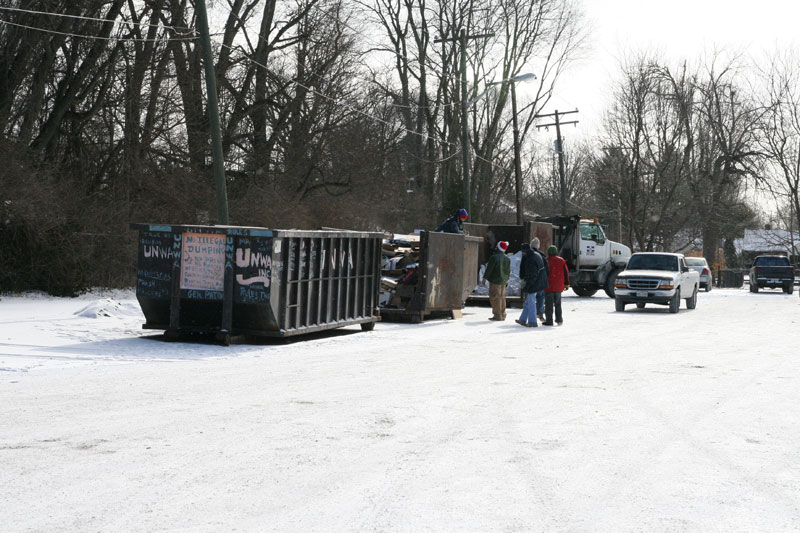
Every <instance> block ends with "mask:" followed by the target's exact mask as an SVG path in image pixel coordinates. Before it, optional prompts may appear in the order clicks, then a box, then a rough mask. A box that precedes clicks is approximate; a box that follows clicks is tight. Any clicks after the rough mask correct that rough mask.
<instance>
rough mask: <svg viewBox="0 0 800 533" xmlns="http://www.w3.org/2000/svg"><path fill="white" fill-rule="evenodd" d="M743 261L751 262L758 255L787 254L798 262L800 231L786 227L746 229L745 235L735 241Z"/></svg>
mask: <svg viewBox="0 0 800 533" xmlns="http://www.w3.org/2000/svg"><path fill="white" fill-rule="evenodd" d="M733 245H734V247H735V248H736V253H737V254H738V255H739V256H740V257H741V258H742V262H743V263H745V264H749V263H752V262H753V258H754V257H756V256H757V255H764V254H772V255H786V256H789V260H790V261H791V262H792V263H795V262H797V259H798V255H797V254H798V250H800V233H798V232H796V231H795V232H790V231H788V230H785V229H746V230H744V237H743V238H741V239H736V240H735V241H734V242H733Z"/></svg>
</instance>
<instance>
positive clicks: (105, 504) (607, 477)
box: [0, 289, 800, 532]
mask: <svg viewBox="0 0 800 533" xmlns="http://www.w3.org/2000/svg"><path fill="white" fill-rule="evenodd" d="M567 295H568V296H567ZM518 314H519V309H511V310H510V311H509V319H508V320H507V321H505V322H499V323H497V322H490V321H489V320H487V319H488V317H489V316H490V315H491V312H490V310H489V309H488V308H480V307H467V308H466V309H465V312H464V317H463V318H462V319H459V320H431V321H427V322H425V323H423V324H417V325H414V324H390V323H379V324H378V325H377V326H376V328H375V330H374V331H373V332H369V333H363V332H361V331H360V329H359V328H358V327H355V328H345V329H343V330H337V331H335V332H329V333H327V334H324V335H315V336H313V337H311V338H308V339H305V340H300V339H297V340H293V341H291V342H281V341H271V340H270V341H262V342H258V343H251V344H239V345H233V346H230V347H222V346H217V345H211V344H202V343H165V342H162V341H160V340H159V339H158V338H157V332H153V331H148V330H142V329H141V324H142V322H143V317H142V315H141V312H140V310H139V307H138V304H137V302H136V300H135V297H134V296H133V293H132V292H124V291H123V292H96V293H92V294H88V295H84V296H82V297H80V298H76V299H60V298H49V297H43V296H25V297H3V298H2V299H0V464H2V468H0V504H1V505H0V524H2V526H1V527H2V529H3V530H4V531H163V530H168V531H171V530H179V531H230V530H244V531H281V532H284V531H302V532H309V531H326V532H327V531H354V532H355V531H358V532H360V531H570V532H572V531H770V532H774V531H797V530H800V445H799V444H798V443H800V329H799V328H798V326H800V298H798V295H797V294H796V293H795V294H793V295H785V294H783V293H781V292H780V291H762V292H760V293H758V294H751V293H749V292H748V291H747V290H746V289H715V290H713V291H712V292H710V293H701V294H700V295H699V298H698V304H697V309H695V310H691V311H690V310H687V309H686V308H685V303H684V302H682V304H681V310H680V312H679V313H678V314H676V315H673V314H669V312H668V311H667V308H666V307H662V306H653V307H650V306H648V307H647V308H645V309H643V310H637V309H635V308H634V307H633V306H629V307H628V309H627V310H626V311H625V312H624V313H617V312H614V303H613V301H612V300H610V299H608V298H606V297H605V296H600V295H599V294H598V295H596V296H595V297H593V298H585V299H579V298H577V297H575V296H574V295H572V293H571V292H570V293H565V298H564V318H565V324H564V325H563V326H561V327H549V328H547V327H543V326H540V327H538V328H535V329H533V328H523V327H521V326H519V325H517V324H515V323H514V322H513V319H514V318H516V317H517V316H518Z"/></svg>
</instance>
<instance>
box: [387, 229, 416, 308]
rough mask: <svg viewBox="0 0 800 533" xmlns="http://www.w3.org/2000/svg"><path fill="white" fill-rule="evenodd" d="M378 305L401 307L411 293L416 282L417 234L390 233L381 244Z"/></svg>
mask: <svg viewBox="0 0 800 533" xmlns="http://www.w3.org/2000/svg"><path fill="white" fill-rule="evenodd" d="M381 252H382V254H383V257H382V258H381V294H380V300H379V301H380V305H381V306H384V307H387V306H388V307H397V308H402V307H403V306H404V303H407V302H408V300H409V299H410V298H411V296H412V295H413V290H412V288H411V285H413V284H415V283H416V282H417V272H418V267H419V254H420V242H419V235H392V237H391V238H388V239H384V240H383V244H382V245H381Z"/></svg>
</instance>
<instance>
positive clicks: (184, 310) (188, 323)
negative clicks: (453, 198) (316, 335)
mask: <svg viewBox="0 0 800 533" xmlns="http://www.w3.org/2000/svg"><path fill="white" fill-rule="evenodd" d="M131 228H132V229H135V230H138V231H139V251H138V265H137V270H136V298H137V300H138V301H139V304H140V305H141V307H142V311H143V313H144V316H145V319H146V322H145V324H144V325H143V327H144V328H147V329H163V330H165V338H167V339H176V338H178V337H179V335H180V334H182V333H195V332H197V333H204V334H216V336H217V338H218V340H220V341H221V342H223V343H224V344H228V343H229V342H230V338H231V336H232V335H261V336H270V337H286V336H291V335H298V334H303V333H311V332H315V331H321V330H326V329H332V328H339V327H342V326H349V325H354V324H361V327H362V328H363V329H365V330H369V329H372V328H373V327H374V325H375V322H376V321H377V320H378V319H379V314H378V291H379V284H380V250H381V240H382V238H383V234H382V233H367V232H353V231H300V230H272V229H266V228H254V227H233V226H185V225H158V224H132V225H131Z"/></svg>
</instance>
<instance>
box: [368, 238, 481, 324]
mask: <svg viewBox="0 0 800 533" xmlns="http://www.w3.org/2000/svg"><path fill="white" fill-rule="evenodd" d="M481 244H482V239H480V238H477V237H471V236H468V235H462V234H455V233H437V232H429V231H422V232H420V233H416V234H413V235H397V234H395V235H392V236H391V237H389V238H386V239H384V241H383V245H382V249H381V253H382V260H381V262H382V267H381V296H380V300H379V301H380V314H381V320H384V321H392V320H395V321H406V320H407V321H411V322H421V321H423V320H424V319H425V318H426V317H427V318H431V317H436V316H449V317H452V318H459V317H460V316H461V309H463V307H464V303H465V301H466V299H467V296H468V295H469V294H470V293H471V292H472V291H473V289H474V288H475V287H476V286H477V285H478V253H479V248H480V245H481Z"/></svg>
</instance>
